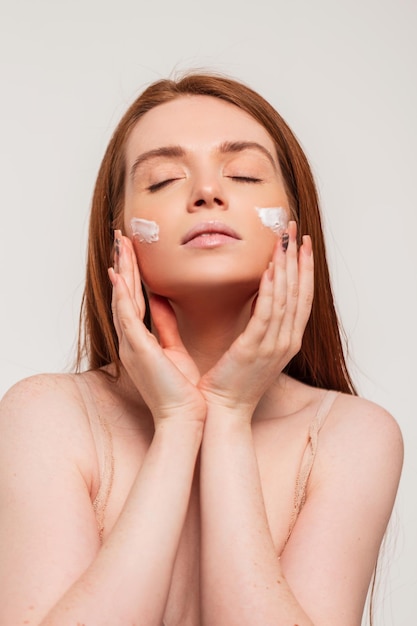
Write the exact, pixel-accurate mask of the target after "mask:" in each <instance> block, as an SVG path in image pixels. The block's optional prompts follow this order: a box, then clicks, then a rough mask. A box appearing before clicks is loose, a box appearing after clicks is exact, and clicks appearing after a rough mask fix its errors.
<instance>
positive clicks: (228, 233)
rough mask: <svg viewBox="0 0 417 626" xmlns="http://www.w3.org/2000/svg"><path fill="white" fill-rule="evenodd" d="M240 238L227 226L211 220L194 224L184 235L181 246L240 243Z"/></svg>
mask: <svg viewBox="0 0 417 626" xmlns="http://www.w3.org/2000/svg"><path fill="white" fill-rule="evenodd" d="M241 239H242V238H241V237H240V235H238V233H237V232H236V231H235V230H233V228H231V227H230V226H228V225H227V224H223V222H218V221H216V220H212V221H209V222H200V223H199V224H196V225H195V226H193V227H192V228H190V230H189V231H188V232H187V233H186V234H185V235H184V237H183V238H182V240H181V245H183V246H186V245H190V246H193V245H204V246H205V247H209V246H214V245H220V244H222V243H230V242H231V241H233V240H235V241H240V240H241Z"/></svg>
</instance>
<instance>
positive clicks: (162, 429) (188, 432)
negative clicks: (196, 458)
mask: <svg viewBox="0 0 417 626" xmlns="http://www.w3.org/2000/svg"><path fill="white" fill-rule="evenodd" d="M203 431H204V422H203V421H202V420H199V419H192V418H188V419H184V417H183V416H178V417H175V416H172V417H170V418H164V419H160V420H155V434H154V439H158V440H165V439H168V440H169V441H173V440H178V441H181V442H188V443H192V442H194V443H196V444H198V445H199V444H200V443H201V440H202V438H203Z"/></svg>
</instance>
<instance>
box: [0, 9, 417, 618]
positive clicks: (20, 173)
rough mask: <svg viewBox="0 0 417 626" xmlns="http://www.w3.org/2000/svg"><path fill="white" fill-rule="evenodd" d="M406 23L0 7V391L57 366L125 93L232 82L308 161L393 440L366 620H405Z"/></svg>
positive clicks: (232, 12) (416, 164)
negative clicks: (200, 74) (395, 457)
mask: <svg viewBox="0 0 417 626" xmlns="http://www.w3.org/2000/svg"><path fill="white" fill-rule="evenodd" d="M416 27H417V3H416V0H408V1H407V0H340V1H339V2H338V1H337V0H334V1H331V0H317V1H315V2H314V1H311V0H310V1H309V0H293V1H291V2H290V1H289V0H288V2H285V1H284V0H275V1H273V0H258V1H257V2H248V3H246V4H244V3H242V2H237V1H236V2H235V1H227V0H225V1H222V2H219V1H218V0H212V1H211V2H205V3H202V2H197V1H196V0H194V1H192V0H179V1H178V2H176V1H172V0H165V2H158V1H154V2H150V1H148V2H140V1H138V0H136V1H135V2H134V1H129V0H118V1H116V0H114V1H113V2H110V1H108V0H107V1H106V0H101V1H100V0H71V1H69V0H68V2H59V1H58V0H55V1H53V0H50V1H47V0H32V1H30V0H26V1H24V0H9V2H7V1H5V0H0V67H1V73H0V76H1V87H0V88H1V98H0V173H1V174H0V176H1V209H0V210H1V229H0V236H1V268H2V273H1V277H2V281H1V308H0V333H1V335H0V395H1V394H2V393H3V392H5V391H6V389H7V388H8V387H9V386H10V385H11V384H13V383H14V382H15V381H17V380H18V379H20V378H23V377H25V376H29V375H31V374H35V373H37V372H43V371H62V370H63V369H65V368H67V367H69V366H70V364H71V359H72V354H73V347H74V337H75V333H76V327H77V318H78V308H79V303H80V297H81V292H82V282H83V267H84V253H85V247H86V227H87V216H88V209H89V202H90V198H91V192H92V187H93V183H94V179H95V175H96V172H97V169H98V166H99V162H100V160H101V157H102V154H103V151H104V148H105V146H106V144H107V141H108V139H109V137H110V134H111V132H112V130H113V128H114V126H115V124H116V123H117V121H118V119H119V117H120V116H121V114H122V113H123V112H124V110H125V109H126V108H127V106H128V105H129V104H130V102H131V101H132V100H133V99H134V97H135V96H136V95H137V94H138V93H139V92H140V91H141V90H142V88H143V87H145V86H146V85H147V84H148V83H149V82H152V81H154V80H156V79H158V78H160V77H166V76H167V75H169V74H171V73H172V72H175V71H176V70H183V69H186V68H190V67H203V68H211V69H214V70H216V71H220V72H224V73H226V74H229V75H232V76H234V77H236V78H238V79H241V80H243V81H245V82H247V83H248V84H250V85H251V86H252V87H254V88H255V89H257V90H258V91H260V92H261V93H262V94H263V95H264V96H265V97H266V98H267V99H269V100H270V101H271V102H272V103H273V105H274V106H275V107H276V108H277V109H278V110H279V111H280V112H281V113H282V114H283V116H284V117H285V118H286V120H287V121H288V122H289V124H290V125H291V126H292V128H293V130H294V131H295V132H296V134H297V135H298V137H299V138H300V140H301V143H302V145H303V146H304V148H305V150H306V152H307V154H308V156H309V157H310V160H311V163H312V166H313V169H314V171H315V174H316V177H317V181H318V185H319V189H320V193H321V197H322V203H323V212H324V220H325V225H326V231H327V235H328V247H329V254H330V260H331V269H332V274H333V279H334V285H335V291H336V295H337V299H338V303H339V310H340V313H341V317H342V319H343V323H344V326H345V329H346V333H347V336H348V338H349V345H350V355H351V364H352V370H353V375H354V377H355V379H356V381H357V384H358V387H359V390H360V392H361V394H362V395H364V396H366V397H368V398H369V399H371V400H374V401H375V402H378V403H379V404H382V405H383V406H384V407H386V408H387V409H388V410H389V411H391V412H392V413H393V414H394V416H395V417H396V418H397V420H398V421H399V423H400V425H401V427H402V430H403V434H404V438H405V445H406V461H405V468H404V473H403V479H402V483H401V487H400V491H399V496H398V502H397V506H396V513H395V516H394V522H393V525H392V529H391V533H390V535H389V541H388V546H387V549H386V551H385V553H384V554H385V558H384V563H385V567H384V573H383V574H382V576H381V584H380V593H379V596H378V604H379V611H378V618H377V626H380V625H387V626H391V625H395V626H410V624H413V623H415V621H416V617H417V607H416V601H415V596H416V594H417V568H416V559H417V549H416V548H417V530H416V529H417V495H416V489H415V483H416V473H417V461H416V454H417V432H416V431H417V427H416V416H415V410H414V405H415V403H414V402H412V390H413V389H415V387H416V385H417V376H416V374H417V368H416V365H415V358H414V357H415V351H416V347H417V342H416V319H417V305H416V299H417V298H416V293H417V284H416V283H417V281H416V270H417V257H416V235H415V232H416V211H417V176H416V172H417V157H416V155H417V132H416V129H417V124H416V111H417V90H416V84H417V80H416V78H417V77H416V71H415V68H416V62H417V54H416V53H417V44H416V41H417V36H416V32H417V30H416ZM318 566H319V564H318Z"/></svg>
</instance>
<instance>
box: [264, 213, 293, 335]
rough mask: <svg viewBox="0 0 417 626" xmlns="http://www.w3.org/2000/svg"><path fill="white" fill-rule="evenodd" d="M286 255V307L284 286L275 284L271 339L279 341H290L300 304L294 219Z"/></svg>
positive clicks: (289, 230)
mask: <svg viewBox="0 0 417 626" xmlns="http://www.w3.org/2000/svg"><path fill="white" fill-rule="evenodd" d="M284 254H285V256H286V266H285V268H286V275H285V287H286V294H285V308H284V310H283V308H282V301H281V298H282V296H281V293H280V292H281V289H282V288H283V286H282V285H281V284H279V283H277V284H275V285H274V292H275V299H274V312H273V315H272V319H273V323H271V332H270V334H271V339H272V340H275V342H277V341H278V340H279V339H278V338H280V340H281V343H288V342H289V341H290V338H291V335H292V330H293V325H294V318H295V315H296V311H297V304H298V293H299V285H298V252H297V224H296V222H294V221H291V222H289V224H288V246H287V250H286V251H285V252H284Z"/></svg>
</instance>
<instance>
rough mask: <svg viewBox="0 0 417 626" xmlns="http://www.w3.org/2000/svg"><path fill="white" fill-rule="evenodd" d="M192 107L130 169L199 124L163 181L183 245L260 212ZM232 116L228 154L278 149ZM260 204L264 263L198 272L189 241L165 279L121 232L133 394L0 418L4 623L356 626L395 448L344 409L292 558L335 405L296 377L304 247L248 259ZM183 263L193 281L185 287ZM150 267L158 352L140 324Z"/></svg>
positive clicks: (278, 191) (120, 287)
mask: <svg viewBox="0 0 417 626" xmlns="http://www.w3.org/2000/svg"><path fill="white" fill-rule="evenodd" d="M197 100H198V102H196V100H193V101H192V103H191V102H190V101H188V103H183V104H184V106H177V105H175V107H171V108H170V109H169V113H170V115H169V116H168V117H166V116H165V117H164V115H165V110H163V109H162V107H161V110H160V111H157V112H156V113H155V115H153V116H149V118H147V119H146V121H145V118H146V116H145V117H144V118H143V120H141V122H140V124H142V131H143V132H142V133H141V134H140V137H138V138H135V137H133V139H132V142H133V143H131V144H130V146H129V149H131V153H130V152H129V151H128V157H129V158H131V159H132V160H133V161H134V159H136V158H137V154H138V153H139V154H140V153H141V151H145V150H147V149H149V146H148V145H144V144H141V143H140V142H141V141H145V143H146V141H147V140H148V139H147V137H148V138H151V139H152V141H157V140H158V137H157V134H156V133H157V130H158V129H162V130H161V133H162V134H163V137H164V139H165V138H166V137H167V133H168V130H169V129H166V128H163V123H164V120H166V119H172V116H174V117H175V124H174V125H173V128H174V129H175V128H179V127H180V126H181V124H182V123H184V128H183V129H181V133H180V135H181V137H182V138H185V139H184V153H185V155H186V156H185V161H181V162H179V161H178V159H177V160H175V161H174V162H171V161H169V163H168V164H167V163H165V162H164V163H163V166H162V171H163V173H164V175H165V174H166V173H167V169H168V170H169V176H170V177H172V176H173V175H175V176H178V175H179V178H174V183H173V184H171V182H170V183H169V184H168V186H167V188H166V189H165V191H164V192H163V193H164V195H163V196H162V194H161V195H160V197H159V200H158V201H157V202H155V207H154V208H153V209H152V210H153V211H158V210H160V211H161V217H160V218H159V219H160V220H162V219H163V214H164V213H163V212H164V210H165V209H164V202H166V203H167V206H170V207H171V206H172V207H173V209H172V210H173V211H174V210H175V211H178V213H177V214H176V215H171V214H170V215H169V216H167V217H166V220H167V222H168V221H169V220H170V219H172V227H171V228H170V229H169V233H175V228H178V229H179V230H178V232H179V233H180V234H181V232H183V231H184V230H187V229H188V228H189V224H190V223H192V221H193V220H194V218H196V216H197V217H198V215H200V212H202V213H203V214H204V219H207V215H208V212H210V215H211V216H214V217H212V219H218V218H219V216H220V211H221V212H222V213H221V216H222V220H223V221H225V220H226V221H227V220H230V222H228V223H230V224H231V223H232V222H233V223H235V222H234V220H235V218H234V217H233V216H234V215H235V213H234V211H235V207H240V210H241V211H242V210H243V209H242V207H244V202H245V198H248V196H250V194H251V193H253V192H252V191H249V190H248V189H247V188H245V191H243V192H242V191H241V187H240V184H241V183H240V182H239V183H236V181H235V180H234V179H233V180H231V179H230V172H229V170H228V169H227V168H229V166H230V163H231V161H228V160H227V159H228V158H229V155H227V157H225V156H224V154H223V153H222V152H221V151H219V150H218V146H219V145H220V143H219V141H217V139H216V137H214V140H213V144H212V143H211V141H212V138H213V133H214V130H213V128H212V127H210V128H207V127H206V126H204V122H205V120H207V119H216V120H217V119H218V117H219V116H218V115H211V116H208V115H207V113H208V111H207V107H208V108H209V109H210V107H211V106H213V107H214V106H215V107H217V103H216V105H214V104H213V103H212V102H211V100H212V99H211V98H208V100H209V101H210V102H207V98H206V100H205V101H204V103H202V102H201V100H200V99H199V98H197ZM175 102H177V101H175ZM200 105H201V106H200ZM221 105H222V106H223V103H221ZM163 106H165V105H163ZM225 106H226V107H228V106H229V105H225ZM189 107H192V109H193V111H192V112H193V116H192V118H193V119H196V118H195V116H196V114H197V113H199V114H200V115H201V125H200V126H198V125H196V127H197V128H198V129H199V130H198V131H195V130H193V135H192V141H191V140H190V141H188V138H187V126H186V124H185V123H186V121H187V119H190V110H189ZM232 109H233V111H230V110H229V109H222V116H221V119H223V123H224V127H222V126H220V127H219V129H218V132H219V137H221V138H224V137H225V136H226V138H227V139H231V140H235V139H236V137H240V138H243V139H245V140H246V139H250V140H255V139H256V141H259V142H261V144H262V145H263V146H264V147H265V149H267V150H268V149H270V144H269V143H268V141H269V140H268V137H267V136H266V137H265V136H264V135H263V134H262V132H261V131H260V130H259V129H258V128H256V126H251V125H250V120H249V121H248V119H247V117H245V115H246V114H245V115H243V116H242V117H241V118H239V117H238V115H237V113H236V112H235V111H234V107H232ZM151 113H152V112H151ZM229 113H230V115H231V117H230V119H229V117H228V116H229ZM146 115H148V114H146ZM223 115H224V117H223ZM220 123H221V122H220ZM235 123H236V126H234V127H233V124H235ZM145 124H146V126H145ZM255 124H256V123H255ZM193 128H194V127H193ZM145 131H147V132H148V135H147V134H146V132H145ZM206 131H207V132H206ZM243 131H244V135H243V136H241V135H242V132H243ZM196 132H197V134H196ZM227 133H229V135H228V134H227ZM230 133H231V134H230ZM233 133H235V134H236V136H235V135H233ZM142 137H144V138H145V139H142ZM190 137H191V135H190ZM208 138H209V140H210V143H207V142H208ZM174 139H175V137H174ZM262 142H263V143H262ZM176 143H178V142H177V141H176ZM213 146H214V148H213ZM150 147H151V148H153V147H155V146H153V145H150ZM181 158H183V157H181ZM225 158H226V160H225ZM133 161H132V162H133ZM247 163H249V164H250V167H252V166H253V163H255V164H256V167H257V168H258V167H259V168H262V167H264V165H263V163H264V162H263V161H262V163H261V162H259V161H258V160H257V156H253V154H252V152H251V153H250V154H249V155H248V154H246V153H245V154H244V164H245V167H246V164H247ZM219 164H220V166H219ZM202 165H204V167H200V166H202ZM233 165H234V166H235V162H233ZM239 165H241V164H240V163H239ZM160 167H161V164H160V163H158V165H157V171H156V173H159V172H160V171H161V170H160V169H159V168H160ZM265 167H266V166H265ZM272 170H274V168H272ZM272 170H267V174H268V172H269V171H271V172H272ZM184 172H185V175H184V176H183V174H184ZM201 172H203V173H204V172H210V176H208V178H206V179H204V176H203V175H202V174H201ZM219 172H220V173H219ZM154 175H155V172H154V170H152V171H150V172H144V173H143V176H144V177H145V178H146V176H151V177H153V176H154ZM268 175H269V174H268ZM141 180H142V179H141ZM170 180H172V178H170ZM265 180H266V182H264V183H262V190H261V191H259V190H258V191H256V194H255V195H263V197H262V204H263V205H264V206H268V205H269V206H270V205H271V202H274V203H275V204H277V203H278V202H280V204H284V205H285V195H282V194H283V187H282V181H281V179H280V176H279V168H276V170H274V173H271V175H270V178H267V176H266V177H265ZM154 183H155V181H153V184H154ZM141 184H142V183H140V184H139V185H137V184H136V183H135V184H133V185H132V187H131V188H129V185H128V186H127V193H126V208H125V211H126V221H127V224H126V225H125V226H126V228H127V225H128V222H129V219H130V217H132V215H136V214H138V215H140V216H143V217H144V218H145V219H147V218H148V217H149V215H148V213H147V211H148V210H150V204H151V203H153V202H154V193H153V192H151V195H150V192H149V191H147V190H146V188H145V187H142V186H141ZM236 184H237V185H239V186H237V187H236V186H235V185H236ZM161 189H164V188H161ZM158 193H159V191H158ZM171 193H175V194H178V195H176V201H175V203H174V202H172V200H171V199H170V197H169V196H170V194H171ZM181 198H182V200H186V201H184V202H183V201H182V200H181ZM250 202H251V204H248V206H247V211H246V209H245V211H246V212H243V213H242V212H241V213H240V214H239V220H237V221H236V223H237V225H238V226H239V227H240V228H241V232H240V233H239V234H240V236H241V239H240V240H239V241H241V242H243V243H242V246H241V247H242V249H244V250H245V251H246V252H247V251H248V250H249V249H250V246H253V247H252V248H251V249H252V256H251V257H249V261H248V256H247V255H246V254H245V255H243V254H242V253H241V252H240V249H241V247H239V246H240V244H238V245H236V246H235V244H234V243H233V242H232V243H231V244H230V246H233V247H230V246H229V247H228V248H224V247H223V248H222V245H223V244H222V245H219V251H218V253H217V252H216V253H215V255H212V256H211V257H210V259H211V263H210V267H209V268H208V269H207V270H204V268H205V267H206V266H207V262H206V261H207V259H206V258H205V257H204V255H200V254H199V253H197V254H196V255H194V251H193V252H192V254H193V255H194V256H193V259H194V260H195V262H194V263H189V261H187V259H188V260H189V254H188V252H189V251H187V250H184V248H183V247H180V246H178V245H177V243H176V240H175V238H174V236H173V238H172V239H171V240H170V239H169V238H167V240H166V242H165V244H164V246H165V248H164V254H166V255H167V256H166V259H165V262H164V263H163V264H161V270H160V271H159V270H158V268H157V267H156V266H155V265H154V263H156V261H157V259H156V256H157V255H156V251H157V250H158V248H157V247H156V246H155V247H154V248H148V249H147V250H146V254H145V252H143V250H144V249H143V248H142V249H140V248H138V246H137V245H136V247H135V249H134V247H133V246H132V243H131V241H130V240H129V239H128V238H126V237H122V235H121V233H118V234H117V236H118V238H119V239H120V255H119V256H118V258H117V263H116V269H117V271H116V272H115V271H114V270H112V269H111V270H110V271H109V276H110V279H111V281H112V284H113V288H114V298H113V312H114V322H115V326H116V330H117V333H118V336H119V345H120V358H121V361H122V364H123V368H122V376H121V378H120V380H119V381H118V382H116V383H115V382H112V381H111V380H109V379H108V378H106V377H105V376H104V375H103V373H100V372H89V373H85V374H82V375H79V376H71V375H65V376H64V375H63V376H52V375H50V376H43V377H35V378H32V379H28V380H27V381H23V382H22V383H20V384H18V385H17V386H16V387H14V388H13V389H12V390H11V391H10V392H9V393H8V394H7V395H6V397H5V398H4V400H3V402H2V404H1V409H0V502H1V503H2V504H1V506H2V514H1V515H0V552H1V554H2V559H1V560H0V622H1V623H5V624H13V625H20V624H30V625H32V626H34V625H36V626H58V625H59V626H75V625H76V624H84V625H85V626H106V625H109V626H110V625H111V626H126V625H130V624H132V625H133V624H135V626H139V625H142V624H143V625H146V626H153V625H155V626H161V624H162V623H164V624H165V625H166V626H179V625H180V624H181V625H182V626H199V625H200V624H201V625H204V626H214V625H215V626H223V625H224V626H226V625H227V626H231V625H234V624H236V625H239V626H253V625H254V624H262V625H265V626H268V625H271V626H272V625H274V626H295V625H298V626H312V625H314V626H334V624H338V626H355V625H358V626H359V624H360V620H361V614H362V610H363V604H364V600H365V596H366V592H367V588H368V585H369V581H370V578H371V574H372V570H373V567H374V564H375V560H376V557H377V554H378V549H379V546H380V542H381V540H382V537H383V534H384V532H385V529H386V525H387V523H388V520H389V516H390V514H391V510H392V507H393V503H394V500H395V494H396V490H397V486H398V481H399V476H400V472H401V465H402V441H401V435H400V432H399V429H398V426H397V424H396V422H395V420H394V419H393V418H392V417H391V416H390V415H389V414H388V413H387V412H386V411H384V410H383V409H382V408H381V407H378V406H376V405H374V404H372V403H370V402H367V401H365V400H363V399H360V398H356V397H351V396H345V395H343V394H340V395H339V396H338V398H337V399H336V401H335V402H334V404H333V406H332V409H331V411H330V413H329V415H328V416H327V419H326V422H325V424H324V426H323V428H322V431H321V434H320V446H319V449H318V453H317V457H316V460H315V463H314V466H313V470H312V474H311V477H310V480H309V483H308V488H307V498H306V503H305V506H304V507H303V509H302V511H301V513H300V515H299V517H298V519H297V522H296V524H295V526H294V529H293V531H292V533H291V536H290V538H289V539H288V541H287V538H288V530H289V527H290V522H291V514H292V510H293V501H294V492H295V483H296V479H297V473H298V470H299V467H300V463H301V458H302V455H303V452H304V449H305V445H306V439H307V433H308V428H309V425H310V423H311V421H312V420H313V418H314V416H315V414H316V412H317V410H318V408H319V406H320V403H321V401H322V399H323V396H324V393H325V391H324V390H322V389H315V388H311V387H307V386H305V385H303V384H301V383H300V382H298V381H295V380H293V379H291V378H289V377H287V376H286V375H285V374H283V373H282V372H283V370H284V368H285V366H286V365H287V363H288V362H289V360H290V359H291V358H292V356H293V355H294V354H296V352H297V351H298V350H299V348H300V342H301V339H302V335H303V332H304V328H305V325H306V323H307V320H308V317H309V314H310V309H311V301H312V294H313V289H314V287H313V257H312V253H311V241H310V239H309V237H305V238H304V241H303V245H302V246H301V248H300V249H299V250H297V244H296V225H295V223H294V222H290V225H289V228H288V234H289V245H288V250H287V251H286V252H285V251H284V250H283V248H282V246H281V242H280V240H279V239H278V240H277V238H276V237H275V236H274V237H273V236H272V235H271V233H270V232H265V233H263V232H261V233H260V237H261V239H256V242H253V241H252V239H251V233H252V232H253V228H254V224H255V222H254V221H253V220H255V219H256V215H255V213H254V212H253V203H252V200H251V201H250ZM165 208H166V207H165ZM236 215H237V213H236ZM254 215H255V217H254ZM198 219H200V218H198ZM164 223H165V222H164ZM180 234H179V235H178V237H180ZM246 243H247V246H246ZM152 245H153V244H152ZM226 245H229V244H226ZM245 246H246V247H245ZM256 246H258V248H259V252H261V251H262V250H264V249H266V250H267V252H266V253H265V254H266V257H265V259H263V258H262V259H261V262H260V266H259V268H257V267H256V263H254V262H252V263H251V262H250V259H251V258H252V259H256V258H258V255H256V254H255V252H256ZM268 246H269V248H268ZM152 255H154V256H152ZM169 255H171V256H169ZM137 259H138V261H139V263H137ZM226 259H227V264H226V263H225V260H226ZM269 259H272V261H271V264H269V265H268V261H269ZM174 261H175V262H176V263H177V267H181V272H180V275H179V277H178V278H177V275H176V273H175V272H173V273H172V275H170V274H169V268H170V267H171V265H172V266H173V262H174ZM181 264H182V265H181ZM216 264H218V266H216ZM225 266H226V267H227V268H228V269H226V270H224V267H225ZM254 266H255V267H254ZM140 267H141V269H143V273H142V278H144V279H146V283H147V288H148V293H149V295H150V298H151V310H152V316H153V323H154V326H155V333H156V335H157V337H158V340H157V339H156V337H155V335H153V334H151V333H149V331H148V330H147V329H146V328H145V327H144V325H143V323H142V319H143V314H144V302H143V296H142V291H141V285H140V279H141V275H140V269H139V268H140ZM152 267H153V268H154V269H153V271H151V269H152ZM219 267H222V268H223V270H224V271H223V272H221V273H220V272H219ZM265 267H266V269H265ZM202 270H204V271H206V274H205V279H204V280H205V284H206V286H207V285H210V289H209V292H210V293H209V296H207V297H204V289H200V291H199V292H198V295H199V296H201V297H199V298H196V285H197V288H198V284H199V283H198V276H199V275H200V276H201V271H202ZM187 272H188V273H187ZM210 272H212V274H210ZM216 274H217V276H218V277H219V276H221V278H220V279H219V278H218V279H216V280H217V282H216V280H213V279H215V278H216ZM168 276H169V279H168ZM164 277H165V281H166V282H165V283H164V282H163V280H164ZM210 281H212V283H210ZM187 284H188V285H189V287H190V289H189V292H188V291H187V288H186V287H187ZM217 284H218V287H217V295H218V297H217V298H215V297H213V293H214V292H213V285H214V286H215V285H217ZM234 284H235V288H234V289H231V285H232V286H233V285H234ZM191 287H192V289H191ZM164 289H166V290H167V291H166V292H165V293H164ZM231 291H232V293H231ZM168 292H169V293H168ZM230 293H231V295H229V294H230ZM256 293H257V294H258V295H257V300H256V304H255V305H254V297H255V295H256ZM226 295H227V297H228V300H227V307H225V298H226ZM221 296H224V297H221ZM168 298H169V300H168ZM196 301H197V302H199V303H200V305H199V306H200V309H198V306H197V305H196ZM170 303H171V304H170ZM231 320H235V323H232V322H231ZM110 369H111V366H110ZM83 391H84V392H86V391H87V394H84V397H83V395H82V392H83ZM86 397H87V398H91V400H88V399H87V401H86V402H85V401H84V400H85V398H86ZM83 398H84V399H83ZM98 415H100V417H101V419H102V420H104V421H105V422H106V423H107V424H108V427H109V430H110V432H111V435H112V439H113V446H114V469H115V471H114V481H113V485H112V489H111V493H110V498H109V501H108V505H107V508H106V512H105V513H106V514H105V525H104V533H103V541H102V542H101V540H100V536H99V531H98V527H97V520H96V517H95V512H94V509H93V504H92V503H93V501H94V498H95V496H96V494H97V491H98V488H99V484H100V470H101V460H102V456H103V446H104V445H105V444H104V438H103V435H102V431H101V430H100V428H97V420H98V417H97V416H98Z"/></svg>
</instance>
